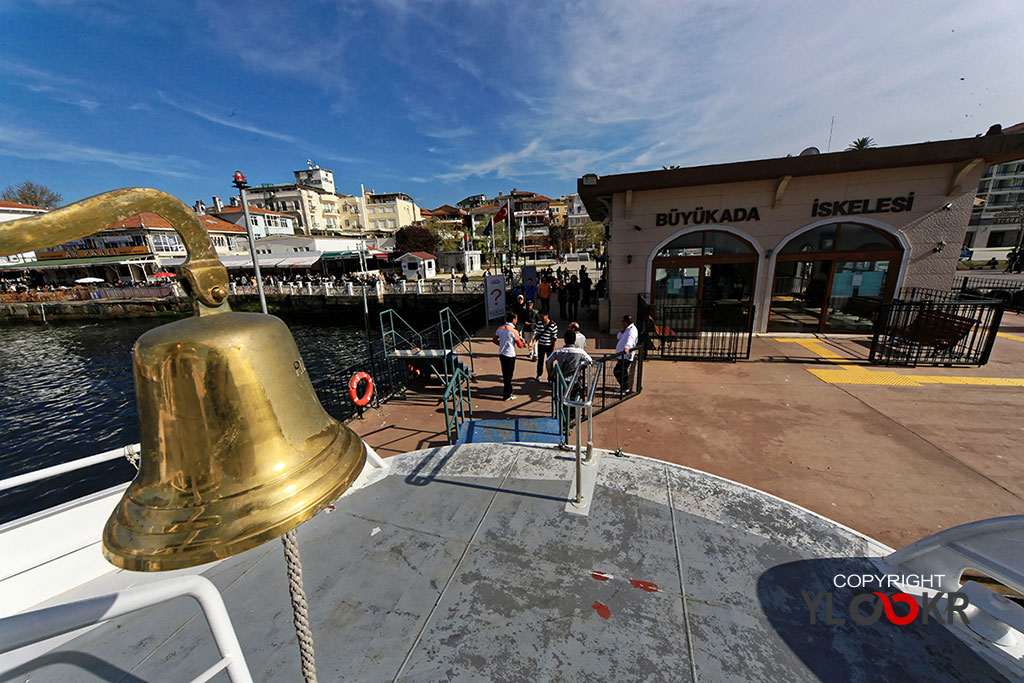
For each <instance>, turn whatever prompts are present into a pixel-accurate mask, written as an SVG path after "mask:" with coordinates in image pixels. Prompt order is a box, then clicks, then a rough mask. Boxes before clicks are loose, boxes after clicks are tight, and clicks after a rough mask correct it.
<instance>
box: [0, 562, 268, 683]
mask: <svg viewBox="0 0 1024 683" xmlns="http://www.w3.org/2000/svg"><path fill="white" fill-rule="evenodd" d="M183 596H188V597H191V598H193V599H195V601H196V602H198V603H199V607H200V608H201V609H202V610H203V614H204V615H205V617H206V623H207V624H209V626H210V631H212V632H213V640H214V642H215V643H216V644H217V650H218V651H219V652H220V656H221V659H220V661H218V662H217V663H216V664H214V665H213V666H211V667H210V668H208V669H207V670H206V671H204V672H203V673H201V674H199V675H198V676H197V677H196V678H194V679H192V681H193V683H202V682H203V681H208V680H210V679H211V678H213V677H214V676H215V675H216V674H217V673H219V672H221V671H225V670H226V671H227V674H228V677H229V678H230V679H231V680H232V681H234V682H235V683H252V675H251V674H250V673H249V667H248V665H247V664H246V663H245V655H244V654H243V653H242V646H241V645H240V644H239V642H238V636H237V635H235V629H234V627H233V626H232V625H231V617H230V616H228V611H227V608H226V607H225V606H224V600H223V598H221V595H220V591H218V590H217V587H216V586H214V585H213V582H212V581H210V580H209V579H207V578H204V577H202V576H179V577H175V578H173V579H167V580H166V581H160V582H157V583H151V584H148V585H144V586H136V587H134V588H128V589H126V590H121V591H117V592H116V593H110V594H108V595H100V596H97V597H95V598H88V599H86V600H79V601H77V602H69V603H65V604H63V605H55V606H54V607H46V608H43V609H39V610H35V611H32V612H25V613H23V614H16V615H14V616H11V617H7V618H5V619H0V653H6V652H10V651H11V650H16V649H18V648H21V647H26V646H28V645H33V644H35V643H38V642H41V641H43V640H48V639H50V638H54V637H56V636H60V635H63V634H65V633H70V632H72V631H77V630H78V629H81V628H86V627H88V626H95V625H97V624H101V623H103V622H105V621H109V620H111V619H116V618H117V617H121V616H124V615H125V614H130V613H132V612H137V611H139V610H141V609H145V608H147V607H152V606H154V605H158V604H160V603H163V602H167V601H168V600H172V599H174V598H178V597H183Z"/></svg>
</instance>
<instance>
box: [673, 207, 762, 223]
mask: <svg viewBox="0 0 1024 683" xmlns="http://www.w3.org/2000/svg"><path fill="white" fill-rule="evenodd" d="M759 220H761V214H760V213H759V212H758V210H757V207H756V206H752V207H750V208H749V209H744V208H743V207H739V208H736V209H705V208H704V207H703V206H698V207H697V208H696V209H693V210H692V211H680V210H679V209H671V210H669V211H668V212H667V213H656V214H654V224H655V225H657V226H659V227H660V226H662V225H707V224H709V223H742V222H744V221H759Z"/></svg>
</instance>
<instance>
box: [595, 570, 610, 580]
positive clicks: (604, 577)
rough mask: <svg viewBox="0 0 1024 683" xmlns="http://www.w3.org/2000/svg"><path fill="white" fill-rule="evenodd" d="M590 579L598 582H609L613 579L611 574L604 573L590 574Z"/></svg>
mask: <svg viewBox="0 0 1024 683" xmlns="http://www.w3.org/2000/svg"><path fill="white" fill-rule="evenodd" d="M590 577H591V578H593V579H597V580H598V581H607V580H608V579H610V578H612V577H611V575H610V574H605V573H604V572H598V571H593V572H590Z"/></svg>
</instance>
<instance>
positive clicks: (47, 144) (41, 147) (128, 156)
mask: <svg viewBox="0 0 1024 683" xmlns="http://www.w3.org/2000/svg"><path fill="white" fill-rule="evenodd" d="M0 155H2V156H9V157H15V158H18V159H32V160H37V159H49V160H52V161H60V162H69V163H100V164H109V165H111V166H117V167H119V168H124V169H127V170H130V171H139V172H143V173H155V174H157V175H163V176H170V177H174V178H195V177H197V176H195V175H193V174H192V173H191V172H189V170H195V169H197V168H198V167H199V164H198V163H197V162H196V161H193V160H191V159H185V158H183V157H179V156H177V155H173V154H168V155H158V154H143V153H140V152H118V151H115V150H110V149H103V148H100V147H92V146H90V145H80V144H77V143H74V142H70V141H67V140H58V139H53V138H50V137H48V136H46V135H45V134H43V133H40V132H39V131H35V130H30V129H27V128H15V127H12V126H8V125H5V124H3V123H0ZM186 169H188V170H186Z"/></svg>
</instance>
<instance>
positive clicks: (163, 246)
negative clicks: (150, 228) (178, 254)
mask: <svg viewBox="0 0 1024 683" xmlns="http://www.w3.org/2000/svg"><path fill="white" fill-rule="evenodd" d="M153 250H154V251H159V252H169V251H185V246H184V245H183V244H182V243H181V239H180V238H179V237H178V235H177V233H162V232H157V233H153Z"/></svg>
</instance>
